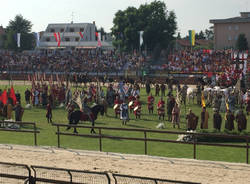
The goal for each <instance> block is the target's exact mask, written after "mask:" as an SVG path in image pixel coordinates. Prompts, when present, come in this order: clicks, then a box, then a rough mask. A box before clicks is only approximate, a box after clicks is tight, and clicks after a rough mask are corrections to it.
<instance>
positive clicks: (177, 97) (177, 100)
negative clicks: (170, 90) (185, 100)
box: [176, 90, 181, 107]
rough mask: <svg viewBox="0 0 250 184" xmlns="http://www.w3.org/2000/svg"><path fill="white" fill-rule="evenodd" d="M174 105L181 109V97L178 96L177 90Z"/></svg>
mask: <svg viewBox="0 0 250 184" xmlns="http://www.w3.org/2000/svg"><path fill="white" fill-rule="evenodd" d="M176 103H177V105H178V107H181V96H180V92H179V90H177V93H176Z"/></svg>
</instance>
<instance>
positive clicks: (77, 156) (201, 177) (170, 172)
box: [0, 145, 250, 184]
mask: <svg viewBox="0 0 250 184" xmlns="http://www.w3.org/2000/svg"><path fill="white" fill-rule="evenodd" d="M0 162H10V163H19V164H27V165H40V166H48V167H59V168H69V169H80V170H90V171H102V172H103V171H106V172H109V173H119V174H128V175H135V176H145V177H156V178H162V179H170V180H181V181H190V182H191V181H192V182H200V183H203V184H206V183H207V184H208V183H209V184H210V183H213V184H222V183H223V184H224V183H225V184H247V183H250V174H249V173H250V165H246V164H236V163H226V162H212V161H199V160H192V159H173V158H166V157H154V156H144V155H142V156H141V155H128V154H118V153H107V152H95V151H84V150H67V149H58V148H54V147H31V146H20V145H0Z"/></svg>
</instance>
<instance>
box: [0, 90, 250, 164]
mask: <svg viewBox="0 0 250 184" xmlns="http://www.w3.org/2000/svg"><path fill="white" fill-rule="evenodd" d="M6 87H8V86H1V88H2V89H4V88H6ZM27 87H29V86H15V90H19V92H20V94H21V96H22V105H23V106H24V105H25V102H24V91H25V89H26V88H27ZM153 92H154V91H153ZM166 94H167V93H166ZM146 99H147V96H146V93H145V89H142V91H141V100H142V101H143V102H144V105H143V108H142V117H141V120H135V117H134V114H130V118H131V120H130V121H129V123H128V124H127V125H126V126H125V125H122V124H121V121H120V120H119V119H115V117H114V111H113V109H112V108H109V109H108V116H107V117H106V116H103V117H102V116H99V118H98V119H97V121H96V126H105V127H124V128H144V129H156V125H157V124H158V123H160V122H162V121H159V120H158V116H157V115H156V112H154V113H155V114H154V115H149V114H148V111H147V106H146ZM158 100H159V98H156V100H155V101H156V102H158ZM165 101H166V97H165ZM189 108H192V109H193V112H194V113H195V114H196V115H199V116H200V112H201V108H200V106H197V105H193V104H192V105H187V107H186V110H188V109H189ZM155 109H156V108H155ZM208 111H209V115H210V118H209V130H208V131H209V132H213V129H212V127H213V125H212V109H211V108H208ZM13 114H14V113H13ZM45 114H46V110H45V109H43V108H39V107H38V108H32V109H31V110H25V112H24V116H23V121H26V122H36V123H37V127H38V129H39V130H40V134H38V145H39V146H41V145H43V146H56V145H57V136H56V135H55V132H56V128H55V127H53V126H51V124H48V123H47V119H46V117H45ZM222 116H223V117H224V114H222ZM53 122H54V123H63V124H66V123H67V122H68V121H67V111H66V110H65V109H59V108H56V109H53ZM224 123H225V122H224V121H223V124H222V127H223V130H224V125H225V124H224ZM199 124H200V122H199ZM85 125H90V122H86V123H85ZM165 125H166V129H165V130H175V131H176V130H177V131H185V129H186V120H185V108H184V107H182V108H181V129H180V130H178V129H173V127H172V124H171V123H170V122H167V121H165ZM235 125H236V123H235ZM198 129H199V125H198ZM70 131H71V132H73V130H70ZM78 131H79V133H89V130H87V129H78ZM247 132H250V127H249V126H248V130H247ZM103 133H104V134H107V135H114V136H115V135H119V136H126V137H129V136H131V137H141V138H143V136H144V135H143V133H138V132H123V131H119V132H114V131H108V130H106V131H103ZM231 133H233V134H237V133H238V132H237V131H235V132H231ZM148 137H150V138H168V139H173V140H176V139H177V135H164V134H153V133H152V134H149V135H148ZM98 141H99V140H98V139H90V138H82V137H66V136H62V137H61V147H65V148H74V149H84V150H98V149H99V144H98ZM0 143H1V144H22V145H33V144H34V143H33V135H32V134H30V135H29V134H23V133H9V132H0ZM103 151H106V152H120V153H131V154H144V143H143V142H139V141H127V140H111V139H104V140H103ZM148 154H149V155H155V156H166V157H177V158H192V155H193V146H192V145H182V144H173V143H155V142H149V143H148ZM245 158H246V150H245V149H241V148H224V147H220V148H219V147H209V146H198V147H197V159H203V160H216V161H229V162H245Z"/></svg>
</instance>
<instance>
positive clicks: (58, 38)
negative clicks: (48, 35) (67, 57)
mask: <svg viewBox="0 0 250 184" xmlns="http://www.w3.org/2000/svg"><path fill="white" fill-rule="evenodd" d="M54 37H55V39H56V42H57V47H60V45H61V35H60V32H57V33H54Z"/></svg>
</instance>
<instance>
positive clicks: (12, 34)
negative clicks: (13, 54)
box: [4, 15, 35, 51]
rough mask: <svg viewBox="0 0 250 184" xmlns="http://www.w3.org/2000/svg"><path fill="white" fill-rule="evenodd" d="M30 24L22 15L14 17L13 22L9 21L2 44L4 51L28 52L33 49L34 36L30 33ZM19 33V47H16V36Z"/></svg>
mask: <svg viewBox="0 0 250 184" xmlns="http://www.w3.org/2000/svg"><path fill="white" fill-rule="evenodd" d="M31 28H32V23H31V22H30V21H29V20H27V19H24V18H23V16H22V15H16V16H15V18H14V20H10V21H9V25H8V26H7V27H6V35H7V38H6V40H5V42H4V47H5V49H9V50H15V51H17V50H19V51H22V50H30V49H33V48H34V45H35V44H34V42H35V36H34V35H33V34H32V33H31ZM17 33H21V40H20V41H21V47H20V48H18V47H17V43H16V37H17V36H16V35H17Z"/></svg>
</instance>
